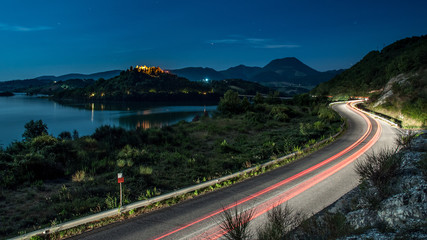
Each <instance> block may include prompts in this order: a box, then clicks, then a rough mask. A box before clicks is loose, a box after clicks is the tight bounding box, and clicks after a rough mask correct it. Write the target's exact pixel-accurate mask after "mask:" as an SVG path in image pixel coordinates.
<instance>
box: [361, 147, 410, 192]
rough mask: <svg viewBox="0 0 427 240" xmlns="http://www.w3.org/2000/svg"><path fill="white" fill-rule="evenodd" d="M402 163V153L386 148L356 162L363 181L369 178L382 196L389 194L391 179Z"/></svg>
mask: <svg viewBox="0 0 427 240" xmlns="http://www.w3.org/2000/svg"><path fill="white" fill-rule="evenodd" d="M401 163H402V158H401V156H400V154H398V153H396V152H395V151H394V150H391V149H384V150H382V151H381V152H379V153H378V154H375V153H372V154H369V155H367V157H366V158H365V159H364V160H362V161H358V162H356V167H355V168H356V172H357V174H359V176H360V178H361V180H362V181H366V180H369V181H371V182H372V184H373V186H375V187H376V188H377V190H378V191H379V193H380V195H381V197H383V198H385V197H387V196H388V195H389V193H390V192H389V183H390V180H391V179H392V178H393V177H394V176H395V175H396V174H397V173H398V172H399V170H400V166H401Z"/></svg>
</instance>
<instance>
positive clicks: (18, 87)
mask: <svg viewBox="0 0 427 240" xmlns="http://www.w3.org/2000/svg"><path fill="white" fill-rule="evenodd" d="M120 72H121V70H112V71H106V72H99V73H92V74H79V73H71V74H66V75H61V76H58V77H56V76H40V77H36V78H33V79H26V80H12V81H5V82H0V91H11V92H22V91H25V92H28V90H30V91H32V90H34V89H38V88H42V87H50V85H52V87H54V88H55V89H56V88H57V86H53V85H59V84H58V83H56V82H61V81H62V82H63V81H67V80H74V81H71V82H68V83H66V85H68V86H71V87H79V86H80V87H81V86H82V85H86V84H87V82H84V81H83V82H82V81H77V80H89V79H91V80H98V79H101V78H103V79H110V78H113V77H116V76H118V75H120ZM43 92H44V91H43Z"/></svg>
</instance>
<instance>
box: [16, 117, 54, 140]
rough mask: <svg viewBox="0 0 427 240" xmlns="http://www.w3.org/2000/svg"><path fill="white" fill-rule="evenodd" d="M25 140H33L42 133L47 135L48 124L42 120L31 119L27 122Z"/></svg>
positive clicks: (23, 135)
mask: <svg viewBox="0 0 427 240" xmlns="http://www.w3.org/2000/svg"><path fill="white" fill-rule="evenodd" d="M24 127H25V132H24V134H22V137H23V138H24V140H31V139H33V138H35V137H38V136H41V135H47V134H48V133H47V125H46V124H45V123H43V121H42V120H37V121H34V120H31V121H29V122H27V123H26V124H25V126H24Z"/></svg>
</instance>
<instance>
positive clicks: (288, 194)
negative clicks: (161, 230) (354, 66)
mask: <svg viewBox="0 0 427 240" xmlns="http://www.w3.org/2000/svg"><path fill="white" fill-rule="evenodd" d="M347 106H349V107H350V109H352V110H353V111H354V112H356V113H357V114H359V115H360V116H362V117H363V119H364V120H365V122H366V123H367V125H368V127H367V129H366V131H365V133H364V134H363V135H362V136H361V137H360V138H359V139H358V140H357V141H356V142H354V143H353V144H351V145H350V146H348V147H347V148H345V149H344V150H343V151H341V152H339V153H338V154H336V155H334V156H332V157H330V158H328V159H326V160H324V161H322V162H320V163H318V164H316V165H314V166H312V167H310V168H307V169H306V170H304V171H302V172H300V173H298V174H295V175H293V176H292V177H289V178H287V179H285V180H282V181H280V182H278V183H276V184H274V185H272V186H270V187H267V188H265V189H263V190H261V191H259V192H257V193H255V194H252V195H250V196H248V197H245V198H243V199H241V200H239V201H237V202H235V203H233V204H230V205H228V206H226V207H224V208H222V209H219V210H216V211H214V212H212V213H210V214H208V215H206V216H204V217H201V218H199V219H197V220H196V221H193V222H191V223H188V224H186V225H184V226H182V227H179V228H177V229H175V230H173V231H171V232H168V233H166V234H163V235H161V236H159V237H157V238H155V239H154V240H159V239H163V238H165V237H168V236H170V235H172V234H174V233H177V232H179V231H181V230H184V229H186V228H188V227H191V226H193V225H195V224H197V223H200V222H202V221H204V220H207V219H209V218H212V217H214V216H216V215H218V214H220V213H222V212H224V211H226V210H229V209H231V208H233V207H236V206H239V205H241V204H243V203H245V202H247V201H249V200H251V199H254V198H256V197H259V196H261V195H263V194H265V193H267V192H270V191H272V190H274V189H276V188H278V187H280V186H282V185H284V184H287V183H289V182H292V181H294V180H296V179H298V178H300V177H302V176H304V175H307V174H308V173H310V172H313V171H314V170H316V169H318V168H320V167H321V166H324V165H325V164H328V163H330V162H332V161H333V160H335V159H337V158H339V157H341V156H343V155H344V154H346V153H348V152H349V151H351V150H352V149H354V148H355V147H357V146H358V145H360V144H361V143H362V142H363V141H364V140H366V139H367V137H368V136H369V135H370V133H371V132H372V124H371V122H370V121H369V119H368V118H367V117H366V116H365V115H364V114H363V113H361V112H360V111H358V110H357V109H354V108H353V107H352V106H351V105H350V104H348V103H347ZM375 122H376V124H377V126H378V128H377V131H376V133H375V135H374V137H373V138H372V139H371V140H370V141H369V142H368V143H367V144H366V145H365V146H363V147H362V148H361V149H359V150H358V151H356V152H355V153H353V154H352V155H351V156H349V157H347V158H346V159H344V160H342V161H340V162H339V163H337V164H336V165H334V166H332V167H330V168H328V169H326V170H324V171H322V172H320V173H319V174H317V175H315V176H313V177H312V178H310V179H308V180H306V181H304V182H302V183H300V184H298V185H296V186H295V187H293V188H291V189H289V190H287V191H285V192H283V193H281V194H279V195H278V196H276V197H274V198H272V199H270V200H268V201H267V202H265V203H263V204H262V208H259V209H257V210H256V211H255V214H254V217H253V218H257V217H259V216H260V215H262V214H264V213H265V212H267V211H269V210H270V209H272V208H273V207H274V206H277V205H280V204H282V203H284V202H286V201H288V200H290V199H292V198H293V197H295V196H297V195H299V194H300V193H302V192H304V191H306V190H307V189H309V188H311V187H313V186H314V185H316V184H318V183H320V182H321V181H323V180H325V179H326V178H328V177H329V176H331V175H333V174H334V173H336V172H338V171H339V170H341V169H342V168H344V167H345V166H347V165H348V164H350V163H351V162H353V161H354V160H356V159H357V158H358V157H360V156H361V155H362V154H363V153H365V152H366V151H367V150H368V149H369V148H370V147H372V146H373V145H374V144H375V142H376V141H377V140H378V139H379V137H380V135H381V125H380V124H379V123H378V121H377V120H375ZM224 234H225V232H224V231H223V230H222V229H221V228H220V227H219V226H216V227H214V228H213V229H210V230H208V231H207V232H205V233H203V234H202V235H199V236H197V237H196V238H194V239H218V238H220V237H221V236H223V235H224Z"/></svg>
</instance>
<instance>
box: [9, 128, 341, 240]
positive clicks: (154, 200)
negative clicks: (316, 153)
mask: <svg viewBox="0 0 427 240" xmlns="http://www.w3.org/2000/svg"><path fill="white" fill-rule="evenodd" d="M344 125H345V122H343V123H342V124H341V131H339V132H338V133H336V134H334V135H333V136H331V137H329V138H326V139H324V140H322V141H320V142H317V143H315V144H313V145H312V146H309V147H307V148H304V149H303V150H302V151H301V152H307V151H310V150H311V149H313V148H316V147H318V146H320V145H322V144H324V143H326V142H327V141H330V140H332V139H334V138H336V137H337V136H339V135H340V134H341V133H342V132H343V129H344V128H343V127H344ZM300 154H302V153H300V152H293V153H290V154H288V155H286V156H283V157H280V158H277V159H274V160H271V161H269V162H266V163H263V164H260V165H257V166H255V167H251V168H248V169H245V170H242V171H239V172H236V173H233V174H231V175H227V176H224V177H220V178H217V179H213V180H210V181H207V182H203V183H200V184H197V185H194V186H191V187H186V188H183V189H180V190H177V191H174V192H170V193H167V194H164V195H160V196H157V197H154V198H150V199H147V200H142V201H138V202H134V203H130V204H128V205H125V206H122V207H121V208H115V209H111V210H107V211H103V212H100V213H96V214H93V215H90V216H86V217H82V218H79V219H75V220H71V221H68V222H65V223H61V224H57V225H55V226H51V227H47V228H44V229H39V230H36V231H33V232H30V233H27V234H24V235H20V236H17V237H15V238H12V239H30V238H31V237H33V236H36V235H44V234H51V233H56V232H60V231H63V230H66V229H70V228H73V227H77V226H80V225H84V224H87V223H91V222H95V221H99V220H101V219H104V218H108V217H113V216H117V215H118V214H121V213H125V212H129V211H131V210H133V209H138V208H142V207H146V206H149V205H151V204H154V203H157V202H161V201H164V200H167V199H171V198H174V197H178V196H182V195H184V194H187V193H191V192H194V191H196V190H200V189H204V188H207V187H209V186H213V185H215V184H218V183H222V182H225V181H228V180H230V179H234V178H238V177H240V176H242V175H245V174H248V173H250V172H252V171H256V170H257V169H260V168H263V167H269V166H271V165H274V164H277V163H279V162H281V161H283V160H285V159H289V158H292V157H295V156H297V155H300Z"/></svg>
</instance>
